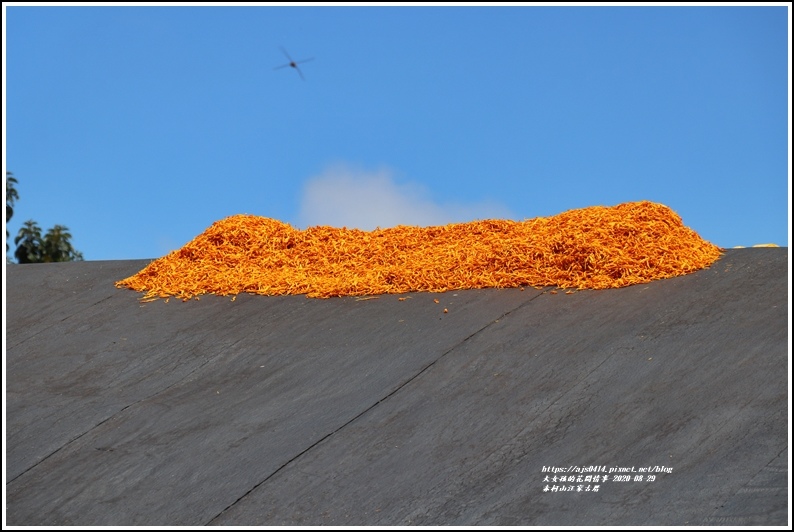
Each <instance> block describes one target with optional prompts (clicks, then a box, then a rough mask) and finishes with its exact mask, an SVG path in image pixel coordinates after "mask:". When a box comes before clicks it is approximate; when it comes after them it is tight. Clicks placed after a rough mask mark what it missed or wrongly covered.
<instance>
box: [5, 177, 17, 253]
mask: <svg viewBox="0 0 794 532" xmlns="http://www.w3.org/2000/svg"><path fill="white" fill-rule="evenodd" d="M16 184H17V179H16V178H15V177H14V174H13V173H12V172H6V227H8V221H9V220H10V219H11V217H12V216H14V202H16V200H18V199H19V194H18V193H17V189H16V187H15V186H14V185H16ZM6 251H8V229H6Z"/></svg>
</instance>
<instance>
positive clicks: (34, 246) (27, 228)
mask: <svg viewBox="0 0 794 532" xmlns="http://www.w3.org/2000/svg"><path fill="white" fill-rule="evenodd" d="M14 244H16V246H17V250H16V251H15V252H14V256H15V257H16V258H17V261H18V262H19V263H20V264H30V263H33V262H44V261H43V260H42V258H41V256H42V248H43V245H42V244H43V242H42V239H41V227H39V225H38V224H37V223H36V222H34V221H33V220H28V221H27V222H25V225H23V226H22V228H21V229H20V230H19V233H18V234H17V237H16V238H15V239H14Z"/></svg>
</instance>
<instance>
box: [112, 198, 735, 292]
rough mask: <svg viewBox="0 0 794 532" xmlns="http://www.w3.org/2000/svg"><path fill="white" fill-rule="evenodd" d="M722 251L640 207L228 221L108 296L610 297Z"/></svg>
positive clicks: (666, 215)
mask: <svg viewBox="0 0 794 532" xmlns="http://www.w3.org/2000/svg"><path fill="white" fill-rule="evenodd" d="M721 252H722V249H721V248H719V247H717V246H715V245H713V244H711V243H709V242H706V241H705V240H703V239H702V238H700V236H699V235H698V234H697V233H695V232H694V231H693V230H692V229H689V228H688V227H685V226H684V225H683V223H682V221H681V218H680V217H679V216H678V215H677V214H676V213H675V212H673V211H672V210H671V209H670V208H668V207H666V206H664V205H661V204H658V203H652V202H649V201H641V202H633V203H623V204H621V205H617V206H615V207H600V206H598V207H587V208H584V209H575V210H570V211H567V212H563V213H561V214H558V215H555V216H551V217H547V218H533V219H529V220H525V221H522V222H517V221H510V220H482V221H475V222H468V223H457V224H448V225H444V226H432V227H416V226H397V227H393V228H388V229H376V230H374V231H361V230H358V229H346V228H341V229H340V228H333V227H327V226H317V227H310V228H308V229H306V230H298V229H295V228H293V227H292V226H290V225H288V224H285V223H282V222H279V221H277V220H273V219H271V218H263V217H260V216H252V215H236V216H231V217H229V218H225V219H223V220H219V221H217V222H215V223H214V224H212V225H211V226H210V227H209V228H208V229H207V230H206V231H204V232H203V233H202V234H200V235H199V236H197V237H196V238H195V239H193V240H192V241H191V242H188V243H187V244H186V245H185V246H184V247H183V248H181V249H179V250H176V251H173V252H171V253H169V254H168V255H166V256H164V257H162V258H160V259H157V260H155V261H153V262H152V263H150V264H149V265H148V266H146V267H145V268H144V269H143V270H141V271H140V272H138V273H137V274H135V275H133V276H131V277H128V278H126V279H123V280H121V281H118V282H117V283H116V286H117V287H119V288H122V287H126V288H131V289H133V290H138V291H144V292H146V296H145V299H154V298H157V297H169V296H176V297H180V298H182V299H190V298H193V297H197V296H199V295H201V294H208V293H209V294H218V295H232V294H238V293H242V292H248V293H253V294H262V295H283V294H306V295H307V296H308V297H318V298H328V297H333V296H365V295H373V294H388V293H405V292H419V291H429V292H444V291H447V290H461V289H469V288H486V287H501V288H507V287H518V286H534V287H538V288H540V287H544V286H555V287H559V288H562V289H572V288H576V289H603V288H617V287H622V286H628V285H632V284H638V283H647V282H650V281H653V280H656V279H664V278H669V277H674V276H678V275H683V274H687V273H691V272H694V271H697V270H700V269H702V268H705V267H708V266H709V265H711V264H712V263H713V262H714V261H715V260H717V258H719V256H720V254H721Z"/></svg>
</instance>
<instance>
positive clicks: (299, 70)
mask: <svg viewBox="0 0 794 532" xmlns="http://www.w3.org/2000/svg"><path fill="white" fill-rule="evenodd" d="M280 48H281V51H282V52H283V53H284V55H285V56H286V57H287V59H289V63H286V64H284V65H280V66H277V67H276V68H274V69H273V70H278V69H279V68H284V67H292V68H294V69H295V70H297V71H298V74H299V75H300V77H301V79H302V80H303V81H306V78H304V77H303V72H301V69H300V68H298V65H299V64H300V63H306V62H307V61H311V60H312V59H314V58H313V57H310V58H308V59H301V60H300V61H294V60H293V59H292V58H291V57H290V55H289V54H288V53H287V51H286V50H285V49H284V47H283V46H281V47H280Z"/></svg>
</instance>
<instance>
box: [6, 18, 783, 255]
mask: <svg viewBox="0 0 794 532" xmlns="http://www.w3.org/2000/svg"><path fill="white" fill-rule="evenodd" d="M4 11H5V13H4V24H5V28H4V38H5V43H4V47H3V49H4V53H5V61H4V66H5V73H4V91H5V92H4V98H5V106H6V108H5V112H4V113H3V114H4V125H5V134H4V135H3V138H4V149H5V153H4V157H3V164H4V168H3V170H4V172H5V170H9V171H11V172H13V174H14V176H15V177H16V178H17V179H18V181H19V183H18V185H17V189H18V192H19V196H20V198H19V200H18V201H17V203H16V205H15V214H14V217H13V218H12V219H11V221H10V223H9V224H8V229H9V231H10V233H11V239H12V241H13V237H14V236H15V235H16V233H17V231H18V230H19V227H20V226H21V225H22V224H23V222H24V221H25V220H29V219H34V220H36V221H37V222H38V224H39V225H40V226H41V227H42V229H43V230H45V231H46V230H47V229H48V228H49V227H52V226H53V225H55V224H61V225H65V226H67V227H68V228H69V230H70V231H71V233H72V235H73V240H72V242H73V245H74V246H75V247H76V248H77V249H78V250H79V251H81V252H82V253H83V255H84V257H85V259H86V260H108V259H136V258H156V257H159V256H162V255H165V254H166V253H168V252H169V251H171V250H173V249H178V248H179V247H181V246H182V245H184V244H185V243H186V242H188V241H189V240H191V239H192V238H194V237H195V236H196V235H198V234H200V233H201V232H202V231H204V229H206V228H207V227H208V226H209V225H210V224H212V222H214V221H216V220H220V219H222V218H225V217H227V216H231V215H234V214H240V213H247V214H255V215H259V216H267V217H271V218H275V219H278V220H281V221H283V222H287V223H290V224H292V225H293V226H295V227H299V228H305V227H307V226H311V225H333V226H347V227H359V228H362V229H373V228H374V227H375V226H381V227H388V226H392V225H396V224H410V225H436V224H444V223H450V222H463V221H471V220H475V219H483V218H509V219H515V220H523V219H526V218H534V217H537V216H549V215H553V214H557V213H560V212H563V211H566V210H569V209H575V208H581V207H587V206H592V205H616V204H619V203H623V202H627V201H639V200H650V201H654V202H658V203H663V204H665V205H667V206H669V207H671V208H672V209H673V210H675V211H676V212H677V213H678V214H679V215H681V217H682V218H683V220H684V223H685V224H686V225H688V226H689V227H691V228H692V229H694V230H695V231H697V232H698V233H699V234H700V235H701V236H702V237H703V238H705V239H706V240H709V241H711V242H713V243H715V244H717V245H719V246H723V247H733V246H737V245H743V246H751V245H753V244H760V243H776V244H778V245H788V243H789V238H790V235H789V231H788V227H789V225H790V224H789V221H790V200H789V198H790V187H791V173H790V162H789V161H790V159H789V158H790V152H789V132H790V123H789V121H790V116H791V115H790V109H789V106H788V99H789V92H788V91H789V80H790V71H789V66H788V64H789V63H788V54H789V51H790V46H791V43H790V40H789V34H788V32H789V24H790V12H789V9H788V8H787V7H786V6H785V5H783V4H781V5H777V6H765V7H742V6H724V7H692V6H677V7H653V6H635V7H607V6H604V7H577V6H555V7H537V6H509V7H478V6H457V7H444V6H441V7H406V6H400V7H386V6H370V7H340V6H336V7H309V6H295V5H293V6H285V7H273V6H259V7H257V6H247V7H243V6H239V7H228V6H217V7H216V6H208V5H202V6H193V7H176V6H175V7H164V6H160V7H119V6H107V7H49V6H38V7H29V6H15V5H13V3H12V4H11V5H10V6H9V5H8V4H5V5H4ZM280 47H284V48H285V49H286V50H287V51H288V53H289V54H290V56H291V57H292V58H293V59H294V60H296V61H300V60H304V59H310V58H311V60H310V61H307V62H305V63H301V64H300V65H299V66H300V69H301V72H302V73H303V76H304V77H305V80H303V79H301V77H300V75H299V73H298V72H297V71H296V70H295V69H292V68H281V69H276V68H275V67H278V66H280V65H284V64H285V63H287V62H288V59H287V58H286V57H285V56H284V55H283V53H282V51H281V49H280ZM13 249H14V247H13V242H12V247H11V253H13Z"/></svg>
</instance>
